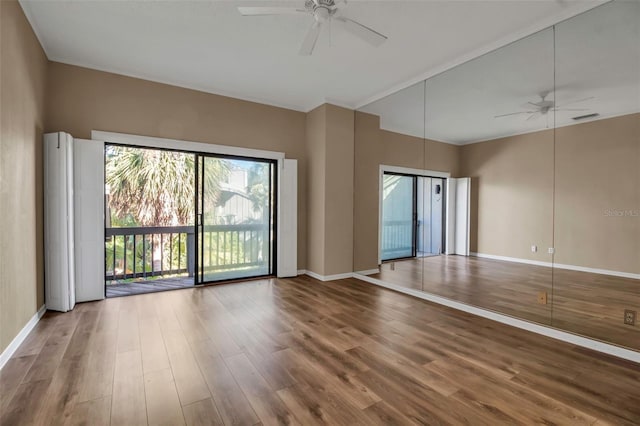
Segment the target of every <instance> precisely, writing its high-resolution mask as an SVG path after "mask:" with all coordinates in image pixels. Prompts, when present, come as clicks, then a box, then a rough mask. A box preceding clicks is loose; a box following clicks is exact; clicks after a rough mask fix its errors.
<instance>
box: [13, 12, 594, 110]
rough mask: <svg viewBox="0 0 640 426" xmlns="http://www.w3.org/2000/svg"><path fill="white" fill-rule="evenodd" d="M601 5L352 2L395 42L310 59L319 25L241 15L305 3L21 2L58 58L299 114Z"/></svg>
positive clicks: (342, 45) (350, 45)
mask: <svg viewBox="0 0 640 426" xmlns="http://www.w3.org/2000/svg"><path fill="white" fill-rule="evenodd" d="M598 2H601V0H598V1H568V0H529V1H527V0H506V1H486V0H468V1H408V2H407V1H376V2H374V1H357V0H350V1H349V3H348V6H347V7H346V8H345V9H344V12H343V14H344V15H345V16H347V17H350V18H353V19H357V20H359V21H361V22H362V23H364V24H366V25H368V26H371V27H372V28H374V29H376V30H377V31H379V32H382V33H384V34H385V35H387V36H388V37H389V40H388V41H387V42H386V43H385V44H384V45H382V46H381V47H379V48H373V47H370V46H368V45H366V44H364V43H363V42H361V41H360V40H359V39H357V38H354V37H353V36H351V35H349V34H346V33H344V32H342V31H341V30H340V29H339V28H335V29H334V30H333V31H332V34H331V45H329V38H330V37H329V34H328V33H327V32H326V31H325V32H324V33H323V34H322V35H321V38H320V40H319V42H318V45H317V47H316V50H315V51H314V53H313V56H310V57H303V56H298V54H297V52H298V49H299V46H300V43H301V41H302V39H303V37H304V35H305V34H306V31H307V29H308V27H309V26H310V24H311V19H312V18H311V17H306V16H294V15H289V16H260V17H242V16H240V14H239V13H238V12H237V10H236V7H237V6H238V5H243V6H248V5H261V6H265V5H269V6H301V5H302V4H303V3H304V1H303V0H300V1H296V2H290V1H287V2H272V1H252V2H249V1H135V2H134V1H88V0H85V1H46V0H40V1H34V0H21V1H20V3H21V4H22V7H23V9H24V10H25V13H26V15H27V17H28V19H29V21H30V22H31V25H32V26H33V27H34V30H35V32H36V34H37V35H38V38H39V39H40V42H41V43H42V45H43V47H44V49H45V52H46V53H47V56H48V57H49V59H50V60H53V61H59V62H64V63H68V64H74V65H79V66H84V67H88V68H94V69H99V70H104V71H110V72H115V73H119V74H124V75H130V76H134V77H139V78H144V79H148V80H153V81H159V82H164V83H168V84H173V85H177V86H183V87H188V88H193V89H197V90H202V91H206V92H211V93H217V94H222V95H227V96H233V97H236V98H240V99H247V100H253V101H257V102H262V103H266V104H271V105H278V106H284V107H287V108H292V109H296V110H301V111H308V110H310V109H312V108H314V107H316V106H317V105H320V104H322V103H324V102H331V103H334V104H338V105H343V106H347V107H351V108H355V107H358V106H360V105H362V104H365V103H367V101H368V100H372V99H375V98H376V97H379V96H380V95H381V94H384V93H390V91H391V90H393V89H394V88H399V87H402V86H403V85H404V86H406V85H407V82H410V81H412V80H413V81H418V79H419V78H420V77H421V76H425V75H428V74H433V73H434V72H436V71H438V70H442V69H443V68H444V67H447V66H450V65H451V64H454V63H460V62H462V61H463V60H464V59H469V58H470V57H472V56H473V55H478V54H480V53H483V52H486V51H488V50H490V49H491V48H495V47H497V46H498V45H501V44H505V43H507V42H509V41H513V40H515V39H517V38H519V37H521V36H523V35H526V34H531V33H532V32H533V31H535V30H537V29H540V28H544V27H546V26H548V25H550V24H552V23H554V22H557V21H559V20H561V19H563V18H566V17H568V16H572V15H575V14H576V13H579V12H581V11H584V10H586V9H589V8H591V7H593V5H594V4H595V3H598Z"/></svg>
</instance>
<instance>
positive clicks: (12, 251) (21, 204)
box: [0, 0, 47, 352]
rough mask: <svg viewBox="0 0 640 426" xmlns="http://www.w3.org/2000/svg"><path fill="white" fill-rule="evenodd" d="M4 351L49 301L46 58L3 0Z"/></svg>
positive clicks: (0, 245) (0, 270) (0, 181)
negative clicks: (44, 188)
mask: <svg viewBox="0 0 640 426" xmlns="http://www.w3.org/2000/svg"><path fill="white" fill-rule="evenodd" d="M0 39H1V41H0V75H1V76H0V100H1V101H0V102H1V105H0V352H2V351H3V350H4V349H5V348H6V347H7V346H8V345H9V343H10V342H11V341H12V340H13V338H14V337H15V336H16V335H17V334H18V332H19V331H20V330H21V329H22V328H23V327H24V326H25V325H26V323H27V322H28V321H29V319H30V318H31V317H32V316H33V315H34V314H35V313H36V312H37V310H38V308H39V307H40V306H42V305H43V304H44V285H43V240H42V235H43V232H42V224H43V220H42V203H43V198H42V130H43V127H44V116H45V108H44V97H45V90H46V87H45V86H46V72H47V59H46V56H45V55H44V52H43V50H42V48H41V47H40V44H39V43H38V40H37V39H36V37H35V35H34V34H33V31H32V30H31V27H30V26H29V23H28V22H27V20H26V18H25V16H24V14H23V12H22V9H21V8H20V5H19V4H18V3H17V2H16V1H4V0H3V1H1V2H0Z"/></svg>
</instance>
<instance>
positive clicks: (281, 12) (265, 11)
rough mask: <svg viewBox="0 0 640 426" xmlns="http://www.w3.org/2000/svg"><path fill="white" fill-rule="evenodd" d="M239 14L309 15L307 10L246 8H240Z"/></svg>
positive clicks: (293, 8)
mask: <svg viewBox="0 0 640 426" xmlns="http://www.w3.org/2000/svg"><path fill="white" fill-rule="evenodd" d="M238 12H240V14H241V15H242V16H263V15H299V14H308V13H309V11H307V10H306V9H296V8H295V7H244V6H239V7H238Z"/></svg>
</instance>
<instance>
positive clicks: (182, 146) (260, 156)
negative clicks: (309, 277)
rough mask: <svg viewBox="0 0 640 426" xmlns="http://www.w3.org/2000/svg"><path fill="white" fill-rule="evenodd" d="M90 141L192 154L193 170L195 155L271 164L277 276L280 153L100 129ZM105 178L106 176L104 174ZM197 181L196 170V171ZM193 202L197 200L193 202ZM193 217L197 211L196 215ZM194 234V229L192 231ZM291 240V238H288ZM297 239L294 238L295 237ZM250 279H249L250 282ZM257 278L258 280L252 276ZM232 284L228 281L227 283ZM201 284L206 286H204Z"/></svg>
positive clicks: (273, 253) (282, 157)
mask: <svg viewBox="0 0 640 426" xmlns="http://www.w3.org/2000/svg"><path fill="white" fill-rule="evenodd" d="M91 139H95V140H100V141H104V144H105V147H106V146H107V145H115V146H125V147H130V148H141V149H157V150H165V151H173V152H181V153H185V154H193V155H195V156H196V167H197V166H198V160H197V156H198V155H199V154H204V155H206V154H212V155H213V156H217V157H226V158H231V159H233V158H235V159H240V160H243V159H244V160H257V161H262V162H267V161H268V162H270V163H272V166H271V167H272V173H271V174H270V186H271V191H272V196H271V198H270V203H271V205H270V210H271V217H272V221H273V225H272V226H273V230H272V236H273V239H274V244H270V250H271V254H270V256H271V258H272V261H271V268H272V275H274V276H277V271H278V250H277V248H278V245H277V242H278V241H280V240H281V238H282V236H281V235H280V227H279V226H278V225H279V221H280V216H279V214H278V210H279V209H278V207H279V202H280V200H279V197H278V195H279V193H280V186H279V183H280V181H279V173H280V172H281V171H282V170H283V168H284V160H285V154H284V152H277V151H267V150H260V149H252V148H241V147H234V146H229V145H217V144H210V143H203V142H192V141H185V140H178V139H167V138H157V137H152V136H140V135H132V134H126V133H117V132H107V131H100V130H92V131H91ZM105 178H106V175H105ZM196 178H197V171H196ZM194 202H197V200H194ZM196 214H197V212H196ZM196 221H197V217H195V218H194V227H197V226H196V223H197V222H196ZM103 224H104V226H105V228H106V218H105V220H103ZM196 231H197V230H196ZM289 238H291V237H289ZM295 238H297V235H296V236H295ZM196 246H197V235H196ZM197 262H198V256H197V253H196V256H195V263H196V265H195V268H196V269H195V271H194V285H199V284H198V282H197V273H198V271H197ZM253 278H254V277H251V278H249V279H253ZM256 278H258V277H256ZM228 281H232V280H228ZM220 282H221V281H216V282H212V284H215V283H220ZM204 285H209V284H208V283H205V284H204ZM105 295H106V281H105Z"/></svg>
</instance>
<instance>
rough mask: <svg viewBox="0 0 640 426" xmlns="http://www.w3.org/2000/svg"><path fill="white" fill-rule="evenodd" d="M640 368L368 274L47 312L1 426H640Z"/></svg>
mask: <svg viewBox="0 0 640 426" xmlns="http://www.w3.org/2000/svg"><path fill="white" fill-rule="evenodd" d="M639 382H640V366H639V365H638V364H633V363H629V362H625V361H622V360H619V359H615V358H611V357H607V356H603V355H601V354H597V353H594V352H591V351H589V350H585V349H581V348H578V347H575V346H572V345H569V344H565V343H561V342H558V341H554V340H551V339H548V338H545V337H542V336H538V335H534V334H531V333H529V332H526V331H523V330H519V329H516V328H511V327H508V326H505V325H502V324H499V323H495V322H492V321H489V320H485V319H482V318H478V317H474V316H472V315H468V314H465V313H462V312H458V311H454V310H451V309H448V308H446V307H442V306H439V305H434V304H431V303H428V302H425V301H422V300H419V299H416V298H413V297H410V296H406V295H402V294H399V293H396V292H393V291H390V290H386V289H382V288H378V287H375V286H373V285H370V284H367V283H364V282H362V281H359V280H355V279H346V280H340V281H333V282H319V281H316V280H314V279H312V278H309V277H304V276H302V277H298V278H295V279H283V280H277V279H272V280H261V281H252V282H246V283H236V284H230V285H219V286H212V287H205V288H192V289H184V290H177V291H172V292H161V293H152V294H146V295H137V296H130V297H121V298H115V299H107V300H104V301H100V302H90V303H83V304H79V305H78V306H77V307H76V308H75V309H74V310H73V311H72V312H70V313H66V314H56V313H47V314H46V315H45V316H44V317H43V318H42V320H41V321H40V323H39V324H38V325H37V326H36V328H35V329H34V330H33V331H32V333H31V334H30V335H29V336H28V337H27V339H26V341H25V342H24V343H23V344H22V345H21V347H20V348H19V350H18V351H17V352H16V354H15V355H14V357H13V358H11V359H10V360H9V362H8V364H7V365H6V366H5V367H4V369H3V370H2V372H1V374H0V391H1V392H0V396H1V398H0V413H2V414H1V417H0V423H1V424H2V425H30V424H37V425H42V424H55V425H62V424H70V425H75V424H87V425H105V424H113V425H138V424H140V425H144V424H153V425H156V424H168V425H181V424H189V425H196V424H198V425H199V424H220V425H221V424H225V425H256V424H263V425H271V424H302V425H311V424H331V425H353V424H360V425H390V424H398V425H410V424H474V425H475V424H478V425H496V424H533V423H544V424H571V425H574V424H595V423H597V424H628V425H632V424H638V423H639V422H640V388H638V383H639Z"/></svg>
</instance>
